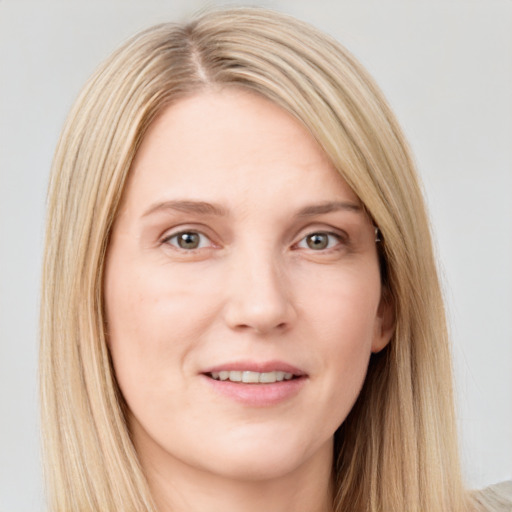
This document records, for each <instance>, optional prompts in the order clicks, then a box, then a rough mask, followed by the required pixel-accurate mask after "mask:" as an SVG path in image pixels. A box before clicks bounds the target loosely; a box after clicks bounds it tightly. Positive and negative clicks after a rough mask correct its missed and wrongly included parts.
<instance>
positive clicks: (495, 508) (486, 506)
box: [474, 480, 512, 512]
mask: <svg viewBox="0 0 512 512" xmlns="http://www.w3.org/2000/svg"><path fill="white" fill-rule="evenodd" d="M474 497H475V499H476V502H477V503H478V504H479V505H480V506H481V507H482V508H481V510H482V511H486V512H512V480H510V481H507V482H502V483H500V484H496V485H491V486H490V487H487V488H485V489H482V490H481V491H477V492H475V494H474Z"/></svg>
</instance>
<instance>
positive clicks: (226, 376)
mask: <svg viewBox="0 0 512 512" xmlns="http://www.w3.org/2000/svg"><path fill="white" fill-rule="evenodd" d="M210 375H211V376H212V378H213V379H215V380H229V381H231V382H244V383H246V384H258V383H261V384H272V383H273V382H282V381H283V380H291V379H292V378H293V373H286V372H280V371H278V372H263V373H260V372H250V371H243V372H242V371H226V370H223V371H221V372H212V373H211V374H210Z"/></svg>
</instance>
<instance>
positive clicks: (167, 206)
mask: <svg viewBox="0 0 512 512" xmlns="http://www.w3.org/2000/svg"><path fill="white" fill-rule="evenodd" d="M160 210H176V211H178V212H184V213H196V214H198V215H217V216H224V217H225V216H227V215H228V210H227V209H226V208H224V207H223V206H222V205H219V204H212V203H207V202H206V201H187V200H176V201H163V202H161V203H156V204H154V205H153V206H151V207H150V208H148V210H147V211H146V212H145V213H144V214H143V215H142V216H143V217H146V216H148V215H151V214H152V213H154V212H157V211H160Z"/></svg>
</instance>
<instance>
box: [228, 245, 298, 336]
mask: <svg viewBox="0 0 512 512" xmlns="http://www.w3.org/2000/svg"><path fill="white" fill-rule="evenodd" d="M284 263H285V262H284V261H283V259H282V258H281V257H280V255H279V254H278V252H277V251H275V250H273V249H272V247H269V246H268V244H265V243H259V244H248V245H245V246H244V247H243V248H239V250H236V251H233V255H232V258H231V261H230V269H229V274H230V275H229V278H228V281H229V282H228V283H227V286H228V290H227V292H228V297H227V304H226V320H227V323H228V324H229V325H230V327H232V328H237V329H252V330H254V331H256V332H259V333H265V332H269V331H271V330H273V329H281V330H282V329H284V328H285V327H286V326H289V325H290V323H291V322H292V321H293V318H294V308H293V305H292V302H291V290H290V287H289V285H288V279H287V276H286V269H285V268H284Z"/></svg>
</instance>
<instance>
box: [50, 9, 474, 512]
mask: <svg viewBox="0 0 512 512" xmlns="http://www.w3.org/2000/svg"><path fill="white" fill-rule="evenodd" d="M212 87H218V88H225V87H242V88H246V89H249V90H251V91H254V92H256V93H258V94H260V95H262V96H263V97H266V98H268V99H269V100H270V101H272V102H274V103H276V104H278V105H280V106H281V107H283V108H284V109H286V110H287V111H289V112H291V113H292V114H293V115H294V116H295V117H296V118H298V119H299V120H300V121H302V123H303V124H304V125H305V126H306V127H307V129H308V130H309V131H310V133H311V134H312V135H313V136H314V137H315V138H316V139H317V140H318V142H319V143H320V145H321V146H322V147H323V149H324V150H325V152H326V154H327V155H328V156H329V157H330V159H331V160H332V162H333V163H334V165H335V167H336V168H337V169H338V171H339V172H340V174H341V175H342V176H343V178H344V179H345V180H346V181H347V183H348V184H349V185H350V186H351V187H352V189H353V190H354V192H355V193H356V194H357V195H358V197H359V198H360V199H361V201H362V202H363V204H364V205H365V207H366V209H367V211H368V212H369V214H370V215H371V217H372V219H373V220H374V222H375V223H376V225H377V226H378V227H379V231H380V234H381V235H380V236H381V238H382V241H381V243H380V244H379V245H380V257H381V270H382V279H383V289H384V294H385V300H388V301H390V302H391V303H392V305H393V308H394V312H395V322H396V329H395V334H394V336H393V339H392V341H391V343H390V344H389V346H388V347H387V348H386V349H385V350H384V351H382V352H381V353H379V354H377V355H374V356H372V359H371V361H370V366H369V370H368V375H367V378H366V381H365V385H364V387H363V390H362V392H361V395H360V397H359V399H358V401H357V403H356V405H355V407H354V408H353V410H352V411H351V413H350V414H349V416H348V418H347V419H346V421H345V422H344V423H343V425H342V426H341V427H340V428H339V430H338V432H337V433H336V436H335V450H336V453H335V467H334V468H333V475H334V481H335V498H334V504H333V510H335V511H337V512H338V511H339V512H341V511H345V510H350V511H353V512H363V511H365V512H377V511H379V512H381V511H393V512H420V511H421V512H426V511H428V512H447V511H451V512H460V511H463V510H467V503H466V502H467V499H466V495H465V493H464V491H463V488H462V484H461V480H460V471H459V466H458V455H457V439H456V428H455V422H454V414H453V403H452V401H453V400H452V382H451V379H452V377H451V369H450V354H449V346H448V337H447V331H446V325H445V317H444V309H443V302H442V297H441V293H440V287H439V282H438V278H437V271H436V265H435V261H434V257H433V251H432V245H431V236H430V232H429V224H428V219H427V216H426V213H425V207H424V203H423V198H422V194H421V190H420V187H419V184H418V179H417V176H416V173H415V170H414V165H413V162H412V160H411V157H410V153H409V150H408V148H407V144H406V142H405V141H404V137H403V135H402V133H401V131H400V128H399V127H398V124H397V122H396V120H395V118H394V116H393V114H392V112H391V111H390V109H389V107H388V106H387V103H386V101H385V100H384V98H383V96H382V94H381V93H380V92H379V90H378V89H377V87H376V86H375V84H374V82H373V80H372V79H371V78H370V77H369V76H368V74H367V73H366V71H365V70H364V69H362V68H361V66H360V65H359V64H358V63H357V62H356V60H355V59H354V58H353V57H352V56H351V55H350V54H349V53H348V52H347V51H346V50H345V49H344V48H342V47H341V46H340V45H339V44H338V43H337V42H335V41H334V40H332V39H330V38H329V37H327V36H325V35H324V34H322V33H320V32H318V31H316V30H315V29H314V28H312V27H310V26H309V25H307V24H304V23H302V22H299V21H297V20H295V19H293V18H290V17H288V16H285V15H282V14H278V13H275V12H272V11H268V10H264V9H254V8H242V9H229V10H220V11H217V12H211V13H208V14H206V15H204V16H202V17H200V18H198V19H196V20H195V21H193V22H191V23H190V24H187V25H175V24H163V25H159V26H156V27H153V28H151V29H149V30H147V31H144V32H142V33H140V34H138V35H136V36H135V37H133V38H132V39H131V40H129V41H128V42H127V43H126V44H124V45H123V46H122V47H121V48H120V49H119V50H118V51H116V52H115V53H114V54H113V55H112V56H111V57H110V58H109V59H108V60H107V61H106V62H105V63H104V64H103V65H102V66H101V67H100V68H99V69H98V71H97V72H96V73H95V74H94V75H93V76H92V77H91V79H90V80H89V82H88V83H87V85H86V86H85V88H84V90H83V92H82V93H81V95H80V97H79V98H78V100H77V101H76V103H75V105H74V107H73V109H72V111H71V113H70V115H69V118H68V120H67V122H66V125H65V127H64V130H63V133H62V136H61V139H60V142H59V144H58V147H57V151H56V155H55V159H54V163H53V170H52V175H51V182H50V190H49V206H48V224H47V237H46V252H45V259H44V271H43V297H42V314H41V334H42V342H41V355H40V371H41V397H42V425H43V433H44V461H45V469H46V478H47V484H48V499H49V505H50V509H51V510H52V511H53V512H69V511H71V510H73V511H91V512H92V511H94V512H96V511H98V510H101V511H102V512H108V511H111V512H114V511H116V512H117V511H120V510H122V511H137V512H143V511H155V510H156V509H155V506H154V503H153V501H152V498H151V495H150V493H149V490H148V486H147V483H146V481H145V478H144V474H143V472H142V470H141V468H140V465H139V462H138V459H137V454H136V452H135V450H134V448H133V445H132V442H131V440H130V436H129V433H128V430H127V426H126V423H125V414H124V412H125V411H124V404H123V399H122V396H121V395H120V392H119V390H118V388H117V385H116V380H115V376H114V373H113V369H112V365H111V361H110V357H109V353H108V350H107V346H106V343H105V333H104V312H103V307H104V305H103V290H102V288H103V269H104V260H105V254H106V251H107V249H108V243H109V235H110V231H111V228H112V224H113V221H114V218H115V216H116V211H117V207H118V204H119V201H120V198H121V196H122V194H123V189H124V186H125V182H126V178H127V175H128V173H129V170H130V166H131V163H132V161H133V158H134V156H135V154H136V152H137V149H138V147H139V145H140V143H141V140H142V139H143V137H144V134H145V132H146V130H147V128H148V126H149V124H150V123H151V121H152V120H153V119H154V118H155V116H156V115H157V114H158V113H159V112H161V111H162V109H163V108H165V107H166V106H168V105H170V104H172V103H174V102H176V101H179V99H180V98H182V97H184V96H186V95H190V94H192V93H194V92H196V91H201V90H204V89H207V88H212Z"/></svg>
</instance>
